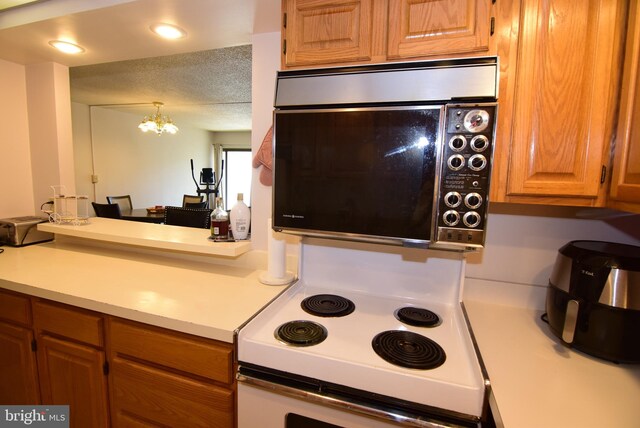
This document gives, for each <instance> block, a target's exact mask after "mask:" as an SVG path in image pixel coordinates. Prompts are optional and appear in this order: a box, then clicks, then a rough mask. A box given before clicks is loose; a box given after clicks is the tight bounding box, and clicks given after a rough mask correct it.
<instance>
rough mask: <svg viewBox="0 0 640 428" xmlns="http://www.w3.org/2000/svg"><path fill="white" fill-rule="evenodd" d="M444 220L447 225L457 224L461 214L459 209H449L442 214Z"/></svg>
mask: <svg viewBox="0 0 640 428" xmlns="http://www.w3.org/2000/svg"><path fill="white" fill-rule="evenodd" d="M442 221H444V224H446V225H447V226H455V225H456V224H458V222H459V221H460V214H458V211H455V210H449V211H447V212H445V213H444V215H443V216H442Z"/></svg>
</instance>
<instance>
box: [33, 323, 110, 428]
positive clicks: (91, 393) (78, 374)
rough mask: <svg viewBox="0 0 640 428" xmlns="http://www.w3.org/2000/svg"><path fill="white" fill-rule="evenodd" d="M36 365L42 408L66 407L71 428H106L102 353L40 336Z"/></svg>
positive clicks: (68, 342)
mask: <svg viewBox="0 0 640 428" xmlns="http://www.w3.org/2000/svg"><path fill="white" fill-rule="evenodd" d="M38 364H39V368H40V389H41V391H42V403H43V404H66V405H69V414H70V415H69V417H70V426H71V427H78V428H81V427H108V426H109V417H108V405H107V378H106V376H105V374H104V372H103V368H104V365H105V355H104V351H101V350H97V349H94V348H92V347H90V346H86V345H81V344H77V343H73V342H70V341H65V340H60V339H56V338H53V337H49V336H41V337H40V339H39V341H38Z"/></svg>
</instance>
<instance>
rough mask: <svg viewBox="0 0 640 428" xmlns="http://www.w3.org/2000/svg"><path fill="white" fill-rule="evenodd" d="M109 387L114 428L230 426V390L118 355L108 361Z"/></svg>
mask: <svg viewBox="0 0 640 428" xmlns="http://www.w3.org/2000/svg"><path fill="white" fill-rule="evenodd" d="M111 388H112V395H111V398H112V415H113V423H114V426H115V427H122V426H136V424H137V425H138V426H145V425H150V426H153V424H158V425H162V426H175V427H178V426H184V427H209V428H232V427H233V425H234V421H235V419H234V399H233V395H234V394H233V392H232V391H231V390H230V389H225V388H220V387H217V386H214V385H211V384H208V383H204V382H200V381H197V380H195V379H191V378H187V377H185V376H181V375H178V374H175V373H171V372H168V371H164V370H159V369H157V368H154V367H151V366H147V365H143V364H139V363H137V362H134V361H129V360H125V359H123V358H120V357H116V358H114V359H113V360H112V364H111Z"/></svg>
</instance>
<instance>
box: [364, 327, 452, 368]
mask: <svg viewBox="0 0 640 428" xmlns="http://www.w3.org/2000/svg"><path fill="white" fill-rule="evenodd" d="M371 346H372V347H373V350H374V351H375V352H376V354H378V355H379V356H380V357H381V358H382V359H383V360H385V361H387V362H389V363H391V364H395V365H397V366H400V367H406V368H410V369H421V370H429V369H435V368H436V367H440V366H441V365H442V364H444V362H445V360H446V358H447V357H446V355H445V353H444V349H442V347H440V345H438V344H437V343H436V342H434V341H433V340H431V339H429V338H428V337H425V336H422V335H420V334H417V333H413V332H410V331H403V330H389V331H383V332H382V333H379V334H377V335H376V336H375V337H374V338H373V340H372V341H371Z"/></svg>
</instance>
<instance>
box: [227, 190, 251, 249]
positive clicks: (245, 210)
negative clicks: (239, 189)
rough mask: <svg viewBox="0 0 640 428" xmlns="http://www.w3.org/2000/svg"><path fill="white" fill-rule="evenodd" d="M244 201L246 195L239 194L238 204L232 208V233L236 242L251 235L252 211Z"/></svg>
mask: <svg viewBox="0 0 640 428" xmlns="http://www.w3.org/2000/svg"><path fill="white" fill-rule="evenodd" d="M243 199H244V195H243V194H242V193H238V202H236V204H235V205H234V206H233V208H231V232H232V233H233V239H236V240H241V239H247V235H248V234H249V224H250V222H251V211H250V210H249V207H248V206H247V205H246V204H245V203H244V200H243Z"/></svg>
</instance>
